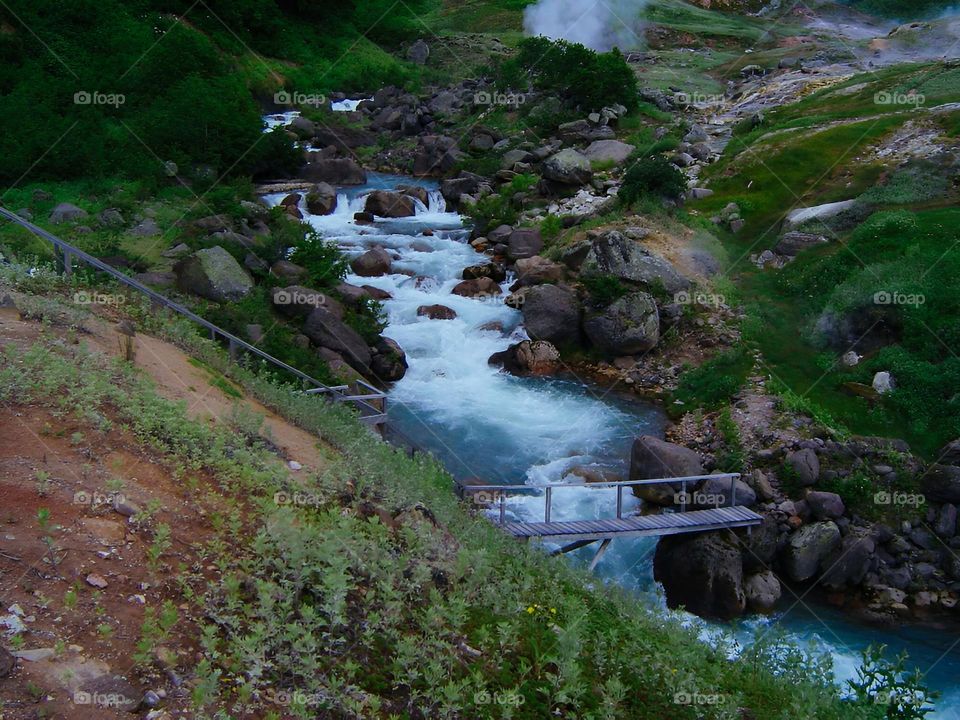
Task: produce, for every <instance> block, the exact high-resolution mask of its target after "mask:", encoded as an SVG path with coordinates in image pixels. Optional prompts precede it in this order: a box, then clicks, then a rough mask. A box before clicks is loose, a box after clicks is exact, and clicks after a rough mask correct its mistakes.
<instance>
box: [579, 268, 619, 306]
mask: <svg viewBox="0 0 960 720" xmlns="http://www.w3.org/2000/svg"><path fill="white" fill-rule="evenodd" d="M580 282H581V283H582V284H583V286H584V287H585V288H586V289H587V293H588V294H589V295H590V300H591V302H592V303H593V304H594V305H598V306H600V307H606V306H607V305H610V304H612V303H614V302H616V301H617V300H619V299H620V298H622V297H623V296H624V295H626V294H627V292H628V288H627V286H626V285H624V284H623V283H622V282H620V279H619V278H617V277H614V276H613V275H603V274H601V273H583V274H582V275H581V276H580Z"/></svg>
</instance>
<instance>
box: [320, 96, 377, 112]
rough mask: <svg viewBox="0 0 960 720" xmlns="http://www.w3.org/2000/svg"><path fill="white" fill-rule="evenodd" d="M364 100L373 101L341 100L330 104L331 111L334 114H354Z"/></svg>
mask: <svg viewBox="0 0 960 720" xmlns="http://www.w3.org/2000/svg"><path fill="white" fill-rule="evenodd" d="M364 99H366V100H373V98H362V99H360V100H350V99H347V100H339V101H337V102H335V103H330V109H331V110H333V111H334V112H353V111H354V110H356V109H357V107H358V106H359V105H360V103H362V102H363V100H364Z"/></svg>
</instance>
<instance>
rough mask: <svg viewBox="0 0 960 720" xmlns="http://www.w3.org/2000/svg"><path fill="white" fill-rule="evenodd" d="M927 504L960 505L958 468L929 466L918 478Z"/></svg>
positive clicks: (953, 466) (959, 475) (954, 466)
mask: <svg viewBox="0 0 960 720" xmlns="http://www.w3.org/2000/svg"><path fill="white" fill-rule="evenodd" d="M920 490H921V491H922V492H923V494H924V495H925V496H926V499H927V502H931V501H932V502H941V503H954V504H957V503H960V467H957V466H956V465H931V466H930V467H929V468H927V471H926V472H925V473H924V475H923V477H921V478H920Z"/></svg>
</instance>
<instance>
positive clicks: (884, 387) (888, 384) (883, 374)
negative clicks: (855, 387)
mask: <svg viewBox="0 0 960 720" xmlns="http://www.w3.org/2000/svg"><path fill="white" fill-rule="evenodd" d="M871 384H872V385H873V389H874V390H876V391H877V392H878V393H879V394H880V395H886V394H887V393H890V392H893V390H894V388H896V386H897V384H896V382H894V379H893V375H891V374H890V373H889V372H887V371H886V370H881V371H880V372H878V373H877V374H875V375H874V376H873V382H872V383H871Z"/></svg>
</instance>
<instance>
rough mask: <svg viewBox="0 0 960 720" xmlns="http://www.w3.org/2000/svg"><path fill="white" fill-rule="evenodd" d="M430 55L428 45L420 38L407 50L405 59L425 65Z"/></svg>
mask: <svg viewBox="0 0 960 720" xmlns="http://www.w3.org/2000/svg"><path fill="white" fill-rule="evenodd" d="M429 57H430V46H429V45H427V44H426V43H425V42H424V41H423V40H422V39H421V40H417V41H416V42H415V43H414V44H413V45H411V46H410V49H409V50H407V60H409V61H410V62H412V63H414V64H416V65H426V64H427V60H428V59H429Z"/></svg>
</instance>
